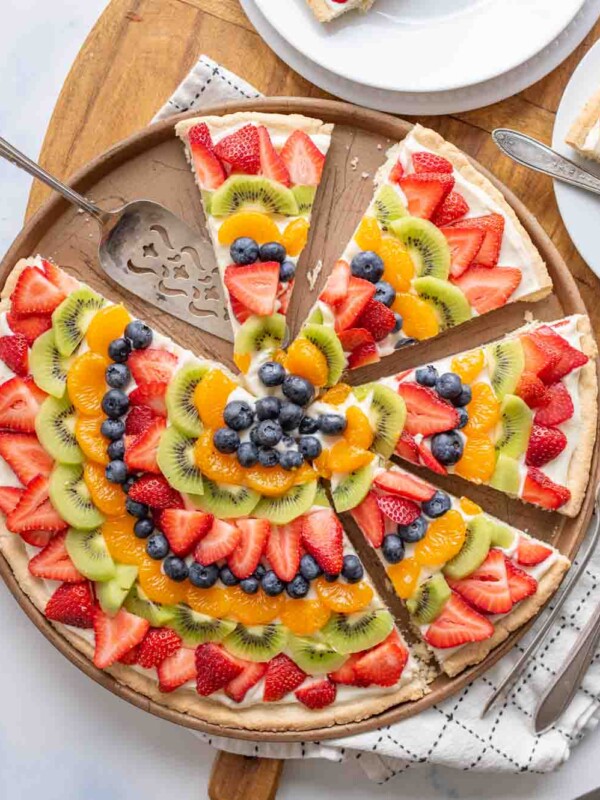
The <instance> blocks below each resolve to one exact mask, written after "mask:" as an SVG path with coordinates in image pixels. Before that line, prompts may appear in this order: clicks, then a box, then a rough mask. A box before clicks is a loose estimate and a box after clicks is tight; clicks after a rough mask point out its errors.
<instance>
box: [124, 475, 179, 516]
mask: <svg viewBox="0 0 600 800" xmlns="http://www.w3.org/2000/svg"><path fill="white" fill-rule="evenodd" d="M127 496H128V497H130V498H131V499H132V500H137V502H138V503H145V504H146V505H147V506H150V508H156V509H159V510H163V509H165V508H183V501H182V499H181V495H180V494H179V492H176V491H175V489H173V487H172V486H170V484H169V482H168V481H167V479H166V478H164V477H163V476H162V475H142V477H141V478H139V479H138V480H137V481H136V482H135V483H134V484H133V486H132V487H131V489H130V490H129V492H128V493H127Z"/></svg>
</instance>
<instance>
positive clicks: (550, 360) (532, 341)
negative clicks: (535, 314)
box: [519, 333, 559, 384]
mask: <svg viewBox="0 0 600 800" xmlns="http://www.w3.org/2000/svg"><path fill="white" fill-rule="evenodd" d="M519 341H520V342H521V346H522V347H523V355H524V357H525V372H531V373H532V374H533V375H537V377H538V378H539V379H540V380H541V381H543V382H544V383H545V384H548V383H551V382H552V381H550V380H549V378H550V376H551V374H552V372H553V371H554V368H555V366H556V365H557V364H558V359H559V354H558V353H557V352H556V351H555V350H553V349H552V347H550V344H549V343H547V342H545V341H544V340H543V339H541V338H540V339H537V338H534V336H533V335H532V334H530V333H525V334H522V335H521V336H520V337H519Z"/></svg>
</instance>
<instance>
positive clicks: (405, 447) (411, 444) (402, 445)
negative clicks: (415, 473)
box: [396, 430, 420, 464]
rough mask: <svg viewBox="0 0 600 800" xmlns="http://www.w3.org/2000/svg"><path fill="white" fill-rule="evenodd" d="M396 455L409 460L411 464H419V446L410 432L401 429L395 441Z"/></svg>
mask: <svg viewBox="0 0 600 800" xmlns="http://www.w3.org/2000/svg"><path fill="white" fill-rule="evenodd" d="M396 455H399V456H400V458H403V459H404V460H405V461H409V462H410V463H411V464H419V463H420V462H419V447H418V445H417V443H416V442H415V440H414V438H413V437H412V436H411V434H410V433H409V432H408V431H406V430H403V431H402V433H401V434H400V438H399V439H398V441H397V443H396Z"/></svg>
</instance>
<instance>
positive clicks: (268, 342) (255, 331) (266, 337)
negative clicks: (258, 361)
mask: <svg viewBox="0 0 600 800" xmlns="http://www.w3.org/2000/svg"><path fill="white" fill-rule="evenodd" d="M286 333H287V326H286V321H285V317H284V316H283V315H282V314H271V316H269V317H257V316H255V315H253V316H251V317H248V319H247V320H246V321H245V322H244V324H243V325H242V327H241V328H240V329H239V331H238V332H237V333H236V335H235V344H234V351H235V352H236V353H239V354H240V355H246V354H250V355H254V353H260V352H261V351H262V350H271V351H272V350H277V349H278V348H279V347H281V346H282V345H283V343H284V340H285V337H286Z"/></svg>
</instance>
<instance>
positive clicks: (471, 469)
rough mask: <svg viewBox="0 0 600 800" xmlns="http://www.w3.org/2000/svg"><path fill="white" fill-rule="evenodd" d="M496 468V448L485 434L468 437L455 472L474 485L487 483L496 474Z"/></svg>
mask: <svg viewBox="0 0 600 800" xmlns="http://www.w3.org/2000/svg"><path fill="white" fill-rule="evenodd" d="M495 467H496V448H495V446H494V443H493V442H492V440H491V439H490V438H489V437H488V436H486V435H485V434H472V435H471V436H467V441H466V443H465V448H464V450H463V454H462V457H461V459H460V461H459V462H458V463H457V464H456V465H455V466H454V471H455V472H456V474H457V475H460V476H461V477H462V478H466V479H467V480H469V481H472V482H473V483H485V482H486V481H489V479H490V478H491V477H492V475H493V474H494V469H495Z"/></svg>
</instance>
